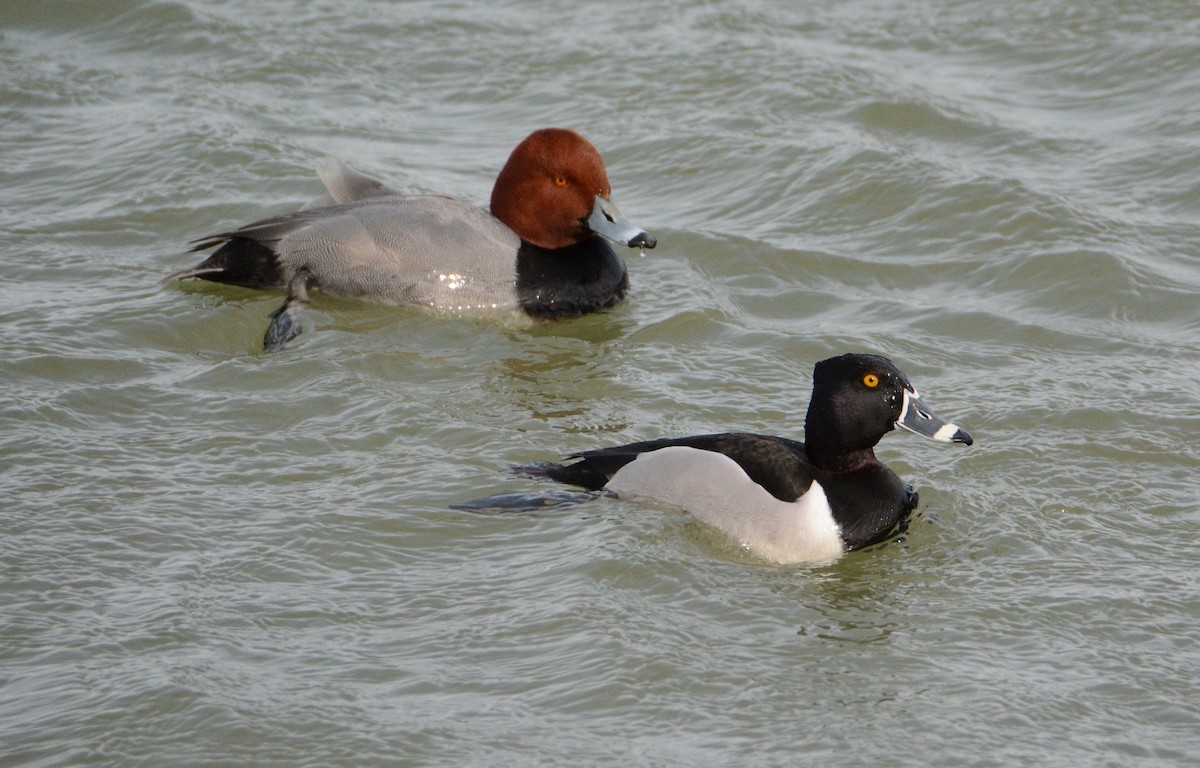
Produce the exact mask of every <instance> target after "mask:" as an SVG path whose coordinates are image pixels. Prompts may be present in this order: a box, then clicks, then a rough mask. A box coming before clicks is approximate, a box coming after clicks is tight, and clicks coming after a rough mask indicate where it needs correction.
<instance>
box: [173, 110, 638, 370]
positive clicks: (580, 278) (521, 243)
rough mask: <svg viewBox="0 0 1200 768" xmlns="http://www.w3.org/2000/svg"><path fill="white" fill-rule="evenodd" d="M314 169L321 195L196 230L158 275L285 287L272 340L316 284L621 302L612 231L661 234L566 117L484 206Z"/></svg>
mask: <svg viewBox="0 0 1200 768" xmlns="http://www.w3.org/2000/svg"><path fill="white" fill-rule="evenodd" d="M317 174H318V176H319V177H320V179H321V182H322V183H323V185H324V187H325V190H326V192H325V194H324V195H322V196H321V197H319V198H317V199H316V200H314V201H312V202H311V203H309V204H308V205H306V206H304V207H303V208H301V209H299V210H297V211H293V212H290V213H285V214H283V215H280V216H273V217H270V218H266V219H262V220H260V221H255V222H252V223H250V224H246V225H244V226H241V227H238V228H236V229H231V230H228V231H224V232H220V233H217V234H212V235H207V236H205V237H201V238H199V239H197V240H194V241H193V242H192V248H191V251H190V252H193V253H194V252H199V251H205V250H209V249H211V248H216V250H215V251H214V252H213V253H212V254H211V255H209V256H208V257H207V258H206V259H205V260H204V261H202V262H201V263H199V264H198V265H196V266H194V267H192V268H190V269H185V270H182V271H179V272H175V273H173V274H171V275H169V276H168V277H167V278H166V279H165V280H164V282H175V281H180V280H185V279H188V278H198V279H201V280H208V281H212V282H217V283H225V284H229V285H237V286H242V287H246V288H252V289H257V290H268V291H280V290H282V291H286V292H287V298H286V299H285V300H284V303H283V305H282V306H280V307H279V309H277V310H276V311H275V312H273V313H272V314H271V323H270V326H269V327H268V330H267V333H266V334H265V336H264V345H265V347H266V348H267V349H268V350H274V349H278V348H280V347H282V346H283V345H284V344H286V343H287V342H288V341H290V340H291V339H293V338H295V336H296V335H298V334H299V333H300V325H299V324H298V322H297V317H296V315H297V312H298V310H299V309H300V308H301V307H303V306H304V305H306V304H307V303H308V302H309V300H310V293H311V292H312V291H314V290H320V291H322V292H324V293H326V294H328V295H331V296H338V297H343V298H350V299H357V300H361V301H365V302H372V303H378V304H393V305H401V304H416V305H425V306H429V307H433V308H435V309H439V310H450V311H452V312H454V313H459V314H473V313H478V312H504V311H512V310H516V311H518V312H519V313H523V314H525V315H528V316H529V317H531V318H534V319H535V320H547V319H557V318H563V317H575V316H578V315H582V314H585V313H589V312H596V311H599V310H603V309H606V308H609V307H612V306H614V305H615V304H617V303H618V302H620V301H621V300H622V299H623V298H624V297H625V293H626V291H627V289H628V286H629V278H628V274H627V271H626V267H625V262H624V260H623V259H622V258H621V256H620V255H618V254H617V252H616V251H614V249H613V248H612V246H611V245H610V244H609V242H610V241H611V242H612V243H616V244H619V245H623V246H627V247H630V248H639V249H647V248H654V247H655V246H656V245H657V240H656V239H655V237H654V236H653V235H651V234H650V233H648V232H646V231H645V230H643V229H641V228H639V227H637V226H635V225H633V224H632V223H630V222H629V221H628V220H627V219H626V218H625V217H624V216H623V215H622V214H621V212H620V210H619V209H618V208H617V206H616V205H615V204H614V203H613V201H612V190H611V187H610V184H609V181H608V172H607V169H606V168H605V165H604V161H603V159H602V158H601V157H600V153H599V152H598V151H597V150H596V148H595V147H594V146H593V145H592V144H591V142H589V141H588V140H587V139H585V138H584V137H583V136H582V135H580V134H579V133H577V132H575V131H573V130H569V129H565V128H543V129H540V130H536V131H534V132H533V133H531V134H530V135H529V136H527V137H526V138H525V139H524V140H522V141H521V142H520V143H519V144H517V146H516V148H515V149H513V151H512V154H511V155H510V156H509V158H508V161H507V162H506V163H505V164H504V166H503V168H502V169H501V171H500V174H499V176H497V178H496V183H495V185H494V186H493V188H492V195H491V202H490V210H483V209H482V208H479V207H477V206H475V205H472V204H470V203H467V202H464V201H462V200H458V199H456V198H452V197H446V196H440V195H409V194H404V193H401V192H398V191H396V190H393V189H391V188H389V187H387V186H385V185H384V183H383V182H381V181H379V180H377V179H375V178H372V177H370V176H367V175H366V174H362V173H360V172H358V171H356V170H354V169H352V168H350V167H349V166H347V165H346V164H344V163H343V162H341V161H340V160H337V159H336V158H326V159H325V160H324V161H323V162H322V163H321V164H319V165H318V169H317Z"/></svg>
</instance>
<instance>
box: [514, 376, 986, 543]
mask: <svg viewBox="0 0 1200 768" xmlns="http://www.w3.org/2000/svg"><path fill="white" fill-rule="evenodd" d="M871 382H873V384H872V383H871ZM897 426H899V427H902V428H904V429H907V430H909V431H913V432H917V433H918V434H923V435H926V436H927V437H931V438H933V439H935V440H939V441H943V442H960V443H965V444H967V445H970V444H971V442H972V440H971V437H970V435H968V434H967V433H966V432H964V431H963V430H961V429H959V428H958V427H957V426H955V425H954V424H948V423H946V422H944V421H941V420H940V419H938V418H937V417H935V416H933V415H932V414H931V413H930V412H929V411H928V409H926V408H925V407H924V405H923V404H922V403H921V401H920V400H919V398H918V396H917V393H916V390H915V389H913V388H912V385H911V384H909V383H908V380H907V378H905V377H904V374H903V373H901V372H900V371H899V370H898V369H897V368H896V367H895V366H894V365H892V363H891V362H890V361H888V360H887V359H886V358H882V357H878V356H875V355H843V356H841V357H837V358H832V359H830V360H825V361H822V362H820V363H818V364H817V366H816V369H815V371H814V374H813V398H812V401H811V402H810V404H809V410H808V418H807V421H806V426H805V436H806V438H807V439H806V441H805V442H799V441H796V440H789V439H787V438H782V437H773V436H769V435H757V434H748V433H724V434H713V435H696V436H691V437H682V438H666V439H661V440H651V441H646V442H640V443H631V444H629V445H623V446H618V447H615V448H602V449H599V450H594V451H584V452H581V453H578V454H574V455H572V456H571V457H569V458H572V459H578V461H575V462H573V463H569V464H545V463H544V464H535V465H528V466H526V467H523V468H521V469H522V471H523V472H524V473H526V474H531V475H536V476H543V477H548V478H550V479H552V480H556V481H559V482H563V483H568V484H571V485H578V486H582V487H584V488H588V489H591V490H605V491H609V492H612V493H614V494H616V495H617V496H619V497H621V498H629V499H640V500H644V501H651V502H654V503H657V504H661V505H666V506H670V507H673V508H677V509H682V510H684V511H686V512H688V513H689V514H690V515H692V516H693V517H695V518H696V519H698V520H700V521H702V522H704V523H706V524H708V525H711V526H713V527H714V528H717V529H719V530H721V531H723V532H725V533H726V534H728V535H729V536H730V537H732V538H733V539H735V540H736V541H738V542H739V543H741V544H742V545H743V546H745V547H746V548H747V549H749V550H750V551H752V552H754V553H756V554H758V555H759V556H761V557H764V558H766V559H768V560H772V561H775V562H780V563H798V562H809V563H811V562H822V561H828V560H832V559H834V558H836V557H838V556H839V555H841V554H842V553H844V552H847V551H849V550H854V549H861V548H862V547H866V546H869V545H871V544H874V543H877V542H879V541H883V540H884V539H886V538H888V537H889V536H890V535H892V533H893V532H894V531H895V530H896V529H897V526H899V525H901V524H902V523H903V522H904V521H905V520H906V519H907V517H908V515H909V514H910V513H911V511H912V510H913V509H914V508H915V507H916V505H917V494H916V493H915V492H914V491H913V490H912V488H911V487H910V486H908V485H907V484H906V483H904V482H903V481H902V480H901V479H900V478H899V477H897V476H896V474H895V473H894V472H892V471H891V470H890V469H888V467H887V466H886V465H884V464H883V463H882V462H880V461H879V460H878V459H876V458H875V453H874V450H873V448H874V446H875V444H876V443H878V442H879V440H880V439H881V438H882V437H883V435H884V434H886V433H887V432H888V431H890V430H892V429H894V428H895V427H897Z"/></svg>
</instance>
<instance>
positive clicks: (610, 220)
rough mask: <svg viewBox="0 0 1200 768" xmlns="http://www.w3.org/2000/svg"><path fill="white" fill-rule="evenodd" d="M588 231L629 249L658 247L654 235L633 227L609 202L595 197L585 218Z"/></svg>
mask: <svg viewBox="0 0 1200 768" xmlns="http://www.w3.org/2000/svg"><path fill="white" fill-rule="evenodd" d="M587 225H588V229H590V230H592V231H593V232H595V233H596V234H597V235H603V236H604V237H607V238H608V239H609V240H612V241H613V242H614V243H620V244H621V245H627V246H629V247H630V248H653V247H654V246H656V245H658V240H656V239H655V238H654V235H652V234H650V233H649V232H647V231H645V230H644V229H640V228H639V227H636V226H634V225H633V224H632V223H631V222H630V221H629V220H628V219H626V218H625V217H624V216H622V215H621V211H620V210H619V209H618V208H617V206H616V205H614V204H613V202H612V201H611V200H606V199H605V198H603V197H600V196H599V195H597V196H596V204H595V205H594V206H592V212H591V214H589V215H588V218H587Z"/></svg>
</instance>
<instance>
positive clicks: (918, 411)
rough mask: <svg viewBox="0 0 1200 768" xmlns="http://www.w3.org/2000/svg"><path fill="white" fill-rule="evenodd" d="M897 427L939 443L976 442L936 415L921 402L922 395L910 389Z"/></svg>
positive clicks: (905, 391) (966, 443)
mask: <svg viewBox="0 0 1200 768" xmlns="http://www.w3.org/2000/svg"><path fill="white" fill-rule="evenodd" d="M896 426H897V427H899V428H900V429H906V430H908V431H909V432H915V433H916V434H918V435H924V436H925V437H928V438H930V439H931V440H937V441H938V442H939V443H963V444H965V445H970V444H971V443H973V442H974V440H972V439H971V436H970V435H968V434H967V433H966V432H965V431H964V430H962V429H960V428H959V426H958V425H957V424H951V423H950V422H948V421H944V420H942V419H939V418H938V417H937V416H936V415H934V413H933V411H931V410H929V407H928V406H926V405H925V403H923V402H921V397H920V395H918V394H917V393H916V392H914V391H913V390H910V389H906V390H904V407H903V409H901V411H900V418H898V419H896Z"/></svg>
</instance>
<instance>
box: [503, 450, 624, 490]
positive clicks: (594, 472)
mask: <svg viewBox="0 0 1200 768" xmlns="http://www.w3.org/2000/svg"><path fill="white" fill-rule="evenodd" d="M572 458H574V457H572ZM512 472H513V473H514V474H517V475H521V476H522V477H532V478H535V479H543V478H544V479H547V480H553V481H554V482H556V483H565V484H566V485H577V486H579V487H580V488H586V489H588V490H589V491H598V490H600V489H602V488H603V487H604V485H605V484H606V483H607V482H608V481H609V478H610V477H611V475H608V474H605V473H604V472H602V471H600V470H599V469H597V468H596V467H594V466H592V464H591V463H589V462H588V461H587V460H586V459H584V460H583V461H577V462H575V463H574V464H555V463H554V462H551V461H537V462H534V463H532V464H518V465H517V466H515V467H513V468H512Z"/></svg>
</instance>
